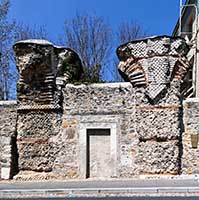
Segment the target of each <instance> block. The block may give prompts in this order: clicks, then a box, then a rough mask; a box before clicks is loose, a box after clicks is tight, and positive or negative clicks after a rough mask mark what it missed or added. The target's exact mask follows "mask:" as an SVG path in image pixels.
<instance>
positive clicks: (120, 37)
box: [114, 21, 148, 81]
mask: <svg viewBox="0 0 199 200" xmlns="http://www.w3.org/2000/svg"><path fill="white" fill-rule="evenodd" d="M147 35H148V34H147V32H146V31H143V29H142V27H141V26H140V25H139V24H138V23H135V22H133V21H130V22H122V23H121V24H120V25H119V26H118V29H117V32H116V40H117V43H118V45H117V46H119V45H120V44H124V43H126V42H130V41H132V40H136V39H140V38H144V37H146V36H147ZM118 64H119V60H118V58H116V59H114V66H115V80H117V81H123V79H122V77H121V76H120V74H119V72H118Z"/></svg>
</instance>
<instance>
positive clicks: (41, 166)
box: [18, 141, 61, 172]
mask: <svg viewBox="0 0 199 200" xmlns="http://www.w3.org/2000/svg"><path fill="white" fill-rule="evenodd" d="M60 148H61V147H60V146H57V144H54V143H48V142H46V141H34V142H30V141H29V142H18V150H19V152H20V153H19V169H20V170H32V171H46V172H47V171H52V167H53V164H54V161H55V159H56V157H57V154H58V152H59V150H60Z"/></svg>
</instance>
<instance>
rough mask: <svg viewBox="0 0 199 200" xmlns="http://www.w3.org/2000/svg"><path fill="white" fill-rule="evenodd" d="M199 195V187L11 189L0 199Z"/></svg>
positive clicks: (0, 191) (0, 194) (0, 196)
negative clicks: (61, 196) (18, 197)
mask: <svg viewBox="0 0 199 200" xmlns="http://www.w3.org/2000/svg"><path fill="white" fill-rule="evenodd" d="M174 193H178V194H179V193H184V194H194V195H196V194H197V195H199V187H130V188H70V189H21V190H18V189H10V190H0V198H2V197H11V196H20V197H22V196H57V195H63V196H68V197H73V196H74V197H75V196H87V195H89V196H99V195H119V196H123V195H132V194H135V195H136V194H138V195H146V194H148V195H150V194H155V195H158V194H159V195H164V194H174Z"/></svg>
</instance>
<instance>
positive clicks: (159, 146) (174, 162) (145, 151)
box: [137, 140, 181, 175]
mask: <svg viewBox="0 0 199 200" xmlns="http://www.w3.org/2000/svg"><path fill="white" fill-rule="evenodd" d="M179 144H180V143H179V141H178V140H173V141H172V140H171V141H169V142H156V141H146V142H140V144H139V154H138V157H137V164H138V166H139V170H140V174H173V175H176V174H179V172H180V171H179V170H180V151H181V150H180V146H179Z"/></svg>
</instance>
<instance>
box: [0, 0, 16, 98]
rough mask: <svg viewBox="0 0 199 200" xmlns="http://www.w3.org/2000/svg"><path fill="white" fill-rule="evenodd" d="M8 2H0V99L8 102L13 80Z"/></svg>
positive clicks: (4, 0) (11, 24) (11, 31)
mask: <svg viewBox="0 0 199 200" xmlns="http://www.w3.org/2000/svg"><path fill="white" fill-rule="evenodd" d="M9 8H10V1H9V0H3V1H1V2H0V99H1V100H8V98H9V96H10V94H9V92H10V86H11V82H12V79H13V73H12V69H11V68H10V59H11V55H12V38H13V28H14V26H15V22H9V21H8V19H7V15H8V11H9Z"/></svg>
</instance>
